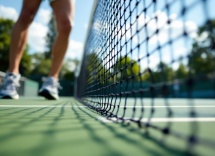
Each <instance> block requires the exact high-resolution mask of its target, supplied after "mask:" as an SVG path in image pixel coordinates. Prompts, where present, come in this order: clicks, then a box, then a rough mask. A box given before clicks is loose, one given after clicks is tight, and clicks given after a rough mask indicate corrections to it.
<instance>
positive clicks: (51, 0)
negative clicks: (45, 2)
mask: <svg viewBox="0 0 215 156" xmlns="http://www.w3.org/2000/svg"><path fill="white" fill-rule="evenodd" d="M54 1H56V0H49V3H50V4H51V2H54ZM71 1H73V2H74V3H75V0H71Z"/></svg>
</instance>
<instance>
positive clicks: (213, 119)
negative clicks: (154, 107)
mask: <svg viewBox="0 0 215 156" xmlns="http://www.w3.org/2000/svg"><path fill="white" fill-rule="evenodd" d="M97 119H98V120H100V121H102V122H114V121H117V119H116V118H112V119H111V120H108V119H107V118H104V117H98V118H97ZM125 119H126V118H125ZM135 120H138V119H137V118H135ZM118 121H120V120H118ZM148 121H149V119H148V118H142V119H141V122H148ZM150 122H215V118H151V119H150Z"/></svg>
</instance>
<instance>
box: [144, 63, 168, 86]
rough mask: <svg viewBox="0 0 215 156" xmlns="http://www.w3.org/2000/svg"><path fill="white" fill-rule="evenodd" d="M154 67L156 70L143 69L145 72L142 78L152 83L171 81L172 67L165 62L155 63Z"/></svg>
mask: <svg viewBox="0 0 215 156" xmlns="http://www.w3.org/2000/svg"><path fill="white" fill-rule="evenodd" d="M156 69H157V70H156V71H152V70H151V69H145V71H144V73H145V74H143V76H142V80H143V81H151V82H153V83H158V82H166V81H171V79H172V69H171V68H170V67H168V65H167V64H165V63H163V62H160V63H159V64H158V65H157V67H156Z"/></svg>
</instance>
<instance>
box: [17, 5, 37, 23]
mask: <svg viewBox="0 0 215 156" xmlns="http://www.w3.org/2000/svg"><path fill="white" fill-rule="evenodd" d="M35 14H36V11H35V9H31V8H23V9H22V11H21V14H20V15H19V19H18V22H21V23H22V24H23V25H29V24H31V23H32V21H33V19H34V16H35Z"/></svg>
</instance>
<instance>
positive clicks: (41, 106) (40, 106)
mask: <svg viewBox="0 0 215 156" xmlns="http://www.w3.org/2000/svg"><path fill="white" fill-rule="evenodd" d="M0 107H26V108H27V107H39V108H43V107H70V108H71V107H87V106H59V105H58V106H53V105H0Z"/></svg>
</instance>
